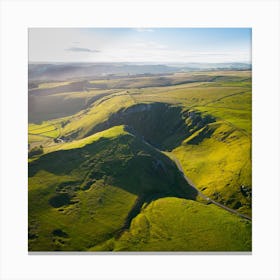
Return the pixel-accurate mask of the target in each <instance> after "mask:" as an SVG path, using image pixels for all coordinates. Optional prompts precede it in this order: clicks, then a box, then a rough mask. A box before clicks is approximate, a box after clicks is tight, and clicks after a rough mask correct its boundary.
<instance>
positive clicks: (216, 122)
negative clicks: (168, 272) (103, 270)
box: [28, 64, 252, 251]
mask: <svg viewBox="0 0 280 280" xmlns="http://www.w3.org/2000/svg"><path fill="white" fill-rule="evenodd" d="M97 65H98V67H97V68H95V66H94V65H92V64H85V65H83V64H78V65H76V66H75V67H74V66H73V65H72V64H69V65H68V64H59V65H51V64H48V65H47V66H46V65H45V66H44V65H41V64H39V65H32V66H31V68H30V69H31V71H33V73H35V72H36V73H37V74H33V78H34V77H40V80H30V81H29V82H30V84H29V86H30V88H29V130H28V138H29V250H30V251H250V250H251V221H250V219H251V218H250V217H251V192H252V183H251V72H250V71H247V70H230V69H227V70H218V69H216V70H211V71H206V70H204V69H203V71H198V70H196V71H191V72H189V71H181V69H180V71H178V72H177V68H168V66H159V65H153V66H150V65H149V66H145V65H140V66H139V65H138V66H134V65H129V66H128V65H126V66H118V65H114V66H113V67H112V70H111V72H114V71H116V72H115V74H114V76H106V75H105V76H100V77H98V75H97V74H96V73H97V72H98V71H99V70H100V69H102V71H104V69H106V67H108V69H109V68H110V67H111V66H112V65H111V66H110V67H109V65H106V67H105V66H104V65H103V64H100V65H99V64H97ZM70 66H71V67H70ZM68 67H70V68H68ZM72 67H73V68H72ZM87 67H88V68H87ZM99 67H100V68H99ZM104 67H105V68H104ZM122 67H124V68H122ZM128 67H131V69H132V70H131V71H135V72H137V71H139V72H137V74H136V73H135V74H131V75H127V73H126V74H121V70H123V69H128ZM138 67H140V68H138ZM161 67H163V68H162V69H165V70H166V69H168V71H169V70H170V72H163V73H162V74H158V73H156V72H157V71H163V70H162V69H161ZM42 69H43V70H42ZM54 69H58V70H57V72H56V71H53V70H54ZM69 69H70V70H69ZM74 69H75V70H74ZM81 69H82V70H81ZM84 69H87V70H84ZM93 69H95V70H96V69H98V71H97V70H96V72H94V73H95V74H94V75H95V76H94V77H93V76H91V75H89V76H88V73H93V72H91V71H93ZM116 69H118V70H120V69H121V70H120V72H118V73H117V71H118V70H116ZM140 69H141V70H140ZM148 69H154V71H155V73H153V74H147V73H146V71H147V70H148ZM171 69H173V70H172V71H171ZM95 70H94V71H95ZM46 73H49V74H46ZM54 73H56V75H55V74H54ZM74 73H75V74H74ZM100 73H101V70H100ZM36 75H37V76H36ZM47 75H51V76H52V75H53V76H55V77H56V78H57V80H59V81H56V80H55V78H53V77H52V78H51V79H50V80H47ZM71 75H73V77H74V76H75V79H72V78H70V77H71ZM84 75H86V76H84ZM100 75H101V74H100ZM110 75H111V74H110ZM66 76H67V77H68V78H65V77H66ZM42 77H45V78H44V79H46V80H44V79H43V78H42ZM58 77H59V79H58ZM62 77H64V78H65V80H63V79H62ZM79 77H80V78H79Z"/></svg>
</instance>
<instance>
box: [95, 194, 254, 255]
mask: <svg viewBox="0 0 280 280" xmlns="http://www.w3.org/2000/svg"><path fill="white" fill-rule="evenodd" d="M90 250H92V251H103V250H104V251H106V250H114V251H194V252H197V251H214V252H215V251H251V223H250V222H249V221H246V220H244V219H240V218H239V217H238V216H235V215H233V214H230V213H228V212H226V211H224V210H223V209H220V208H218V207H217V206H215V205H204V204H201V203H199V202H195V201H191V200H186V199H180V198H174V197H168V198H161V199H158V200H155V201H153V202H151V203H150V204H149V205H148V206H147V207H146V208H144V209H142V211H141V213H140V214H139V215H137V216H136V217H135V218H134V219H133V221H132V224H131V227H130V229H129V230H128V231H126V232H124V234H123V235H122V236H121V237H120V238H119V239H114V238H112V239H110V240H107V241H106V242H104V243H102V244H99V245H98V246H95V247H93V248H90Z"/></svg>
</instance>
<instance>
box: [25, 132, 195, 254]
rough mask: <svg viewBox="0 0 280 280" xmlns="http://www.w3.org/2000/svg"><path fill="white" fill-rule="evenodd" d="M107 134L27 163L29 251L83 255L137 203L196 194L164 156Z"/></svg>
mask: <svg viewBox="0 0 280 280" xmlns="http://www.w3.org/2000/svg"><path fill="white" fill-rule="evenodd" d="M112 130H114V129H111V130H108V131H105V132H102V134H103V137H100V135H99V137H96V138H91V139H90V140H92V142H90V141H89V139H87V140H85V142H83V143H81V141H77V143H76V146H75V147H74V143H71V144H72V147H71V149H68V148H69V146H68V145H67V144H65V149H64V150H58V151H56V152H50V153H48V154H44V155H42V156H41V157H39V158H38V159H37V160H34V161H32V162H31V163H30V164H29V237H30V238H29V250H31V251H37V250H38V251H53V250H65V251H67V250H78V251H79V250H82V251H83V250H86V249H88V248H90V247H92V246H95V245H97V244H98V243H100V242H103V241H104V240H107V239H110V238H111V237H112V236H115V235H116V234H117V233H118V232H119V231H120V230H121V228H122V227H123V225H124V224H125V222H126V219H127V216H128V214H129V212H130V211H131V210H132V207H133V206H134V205H135V202H136V199H140V198H141V199H142V200H143V201H142V202H143V203H144V202H145V201H149V200H150V199H152V197H153V196H164V195H172V196H183V197H188V196H191V197H193V196H194V195H195V194H194V192H193V191H192V190H191V189H189V187H188V185H187V184H186V182H185V181H184V180H183V179H182V177H181V176H180V173H179V172H178V170H177V169H176V167H175V166H174V164H173V163H172V162H171V161H170V160H169V159H168V157H165V156H164V155H162V154H160V153H159V152H157V151H155V150H153V149H152V148H150V147H149V146H147V145H146V144H145V143H142V142H141V141H140V140H139V139H137V138H135V137H134V136H132V135H130V134H128V133H125V132H124V131H123V130H122V128H120V127H119V128H115V131H114V132H112ZM118 132H120V133H118ZM106 134H107V135H106ZM159 162H160V164H159ZM136 210H137V209H136Z"/></svg>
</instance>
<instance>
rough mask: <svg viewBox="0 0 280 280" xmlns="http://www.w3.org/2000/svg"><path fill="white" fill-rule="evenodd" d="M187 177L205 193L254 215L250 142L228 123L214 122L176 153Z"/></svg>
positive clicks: (189, 139)
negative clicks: (252, 210)
mask: <svg viewBox="0 0 280 280" xmlns="http://www.w3.org/2000/svg"><path fill="white" fill-rule="evenodd" d="M173 153H174V155H176V157H177V158H178V159H179V160H180V162H181V164H182V166H183V169H184V171H185V173H186V174H187V176H188V177H189V178H190V179H191V180H192V181H193V182H194V184H195V185H196V187H198V188H199V189H200V190H201V191H203V193H205V194H206V195H208V196H210V197H211V198H213V199H214V200H216V201H219V202H221V203H222V204H224V205H227V206H229V207H230V208H233V209H237V210H238V211H240V212H242V213H246V214H249V215H250V214H251V192H252V182H251V142H250V139H249V138H248V137H247V136H246V135H244V134H243V133H242V132H240V131H238V130H236V129H234V128H232V127H231V126H229V125H227V124H226V123H213V124H209V125H207V126H206V127H204V128H202V129H201V130H200V131H198V132H196V133H194V134H193V135H192V136H191V137H189V138H187V139H186V140H184V142H183V143H182V145H181V146H179V147H177V148H176V149H174V150H173Z"/></svg>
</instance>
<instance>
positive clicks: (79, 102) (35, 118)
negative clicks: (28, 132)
mask: <svg viewBox="0 0 280 280" xmlns="http://www.w3.org/2000/svg"><path fill="white" fill-rule="evenodd" d="M114 92H115V91H114V90H107V91H105V90H89V91H82V92H63V93H56V94H45V95H40V94H38V95H35V94H34V95H30V96H29V104H30V105H29V116H28V117H29V122H36V123H40V122H43V121H46V120H53V119H57V118H63V117H66V116H71V115H73V114H75V113H77V112H79V111H81V110H82V109H84V108H86V107H87V106H88V105H89V104H90V103H91V100H92V98H94V97H96V96H98V95H100V94H110V93H114Z"/></svg>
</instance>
